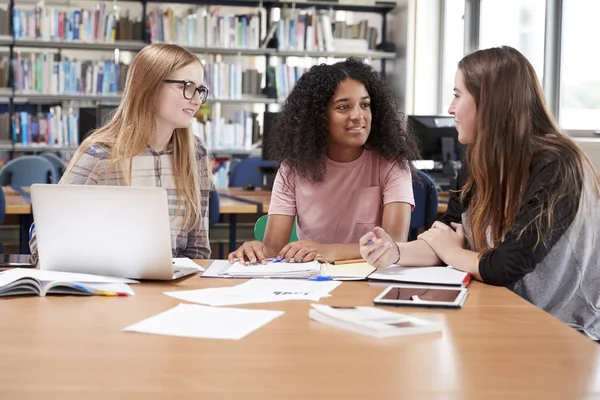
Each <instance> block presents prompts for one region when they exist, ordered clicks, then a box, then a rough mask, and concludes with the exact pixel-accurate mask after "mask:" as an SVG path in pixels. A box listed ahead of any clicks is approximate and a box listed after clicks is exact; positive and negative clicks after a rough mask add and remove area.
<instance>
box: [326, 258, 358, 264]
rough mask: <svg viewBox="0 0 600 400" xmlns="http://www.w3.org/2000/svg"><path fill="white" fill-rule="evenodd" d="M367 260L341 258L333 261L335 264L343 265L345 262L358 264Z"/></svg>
mask: <svg viewBox="0 0 600 400" xmlns="http://www.w3.org/2000/svg"><path fill="white" fill-rule="evenodd" d="M363 262H365V260H363V259H362V258H355V259H354V260H339V261H334V262H332V264H333V265H343V264H357V263H363Z"/></svg>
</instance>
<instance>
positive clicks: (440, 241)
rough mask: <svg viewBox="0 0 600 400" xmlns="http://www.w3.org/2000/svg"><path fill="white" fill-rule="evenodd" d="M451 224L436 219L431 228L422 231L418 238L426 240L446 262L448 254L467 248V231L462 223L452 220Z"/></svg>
mask: <svg viewBox="0 0 600 400" xmlns="http://www.w3.org/2000/svg"><path fill="white" fill-rule="evenodd" d="M450 225H451V226H448V225H446V224H444V223H443V222H440V221H436V222H434V223H433V225H432V226H431V228H430V229H428V230H426V231H425V232H423V233H421V234H420V235H419V236H418V238H417V239H421V240H424V241H426V242H427V244H428V245H429V246H431V248H432V249H433V251H435V253H436V254H437V255H438V257H439V258H440V259H441V260H442V261H444V262H446V263H447V261H446V260H447V259H448V254H450V253H451V252H453V251H456V250H458V249H464V248H465V231H464V229H463V226H462V224H456V223H454V222H452V223H451V224H450Z"/></svg>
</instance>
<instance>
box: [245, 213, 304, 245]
mask: <svg viewBox="0 0 600 400" xmlns="http://www.w3.org/2000/svg"><path fill="white" fill-rule="evenodd" d="M268 219H269V216H268V215H263V216H262V217H260V218H259V219H258V220H257V221H256V223H255V224H254V239H255V240H259V241H262V240H263V239H264V237H265V230H266V228H267V220H268ZM297 241H298V234H297V233H296V218H294V225H293V226H292V233H291V234H290V242H297Z"/></svg>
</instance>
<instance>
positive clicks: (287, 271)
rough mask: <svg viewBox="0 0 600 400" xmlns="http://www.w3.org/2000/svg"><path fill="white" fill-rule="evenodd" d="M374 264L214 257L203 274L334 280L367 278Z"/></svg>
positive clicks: (211, 276) (221, 276)
mask: <svg viewBox="0 0 600 400" xmlns="http://www.w3.org/2000/svg"><path fill="white" fill-rule="evenodd" d="M373 271H375V268H374V267H372V266H370V265H369V264H367V263H355V264H343V265H331V264H327V263H320V262H318V261H311V262H303V263H288V262H274V261H269V262H267V264H266V265H263V264H252V265H244V264H240V263H238V262H236V263H234V264H230V263H229V261H227V260H215V261H213V262H212V263H211V264H210V265H209V266H208V268H207V269H206V271H205V272H204V273H203V274H202V276H203V277H206V278H296V279H305V278H314V277H317V276H319V277H324V278H328V279H331V280H340V281H344V280H361V279H366V278H367V276H369V274H371V273H372V272H373Z"/></svg>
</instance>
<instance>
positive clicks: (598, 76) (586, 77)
mask: <svg viewBox="0 0 600 400" xmlns="http://www.w3.org/2000/svg"><path fill="white" fill-rule="evenodd" d="M599 15H600V2H599V1H598V0H569V1H565V2H564V6H563V31H562V68H561V84H560V86H561V87H560V113H559V118H560V125H561V127H562V128H564V129H572V130H600V72H599V71H600V70H599V68H598V66H599V65H600V52H599V51H598V50H597V47H595V46H597V33H595V32H596V27H597V25H596V24H597V23H598V16H599Z"/></svg>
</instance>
